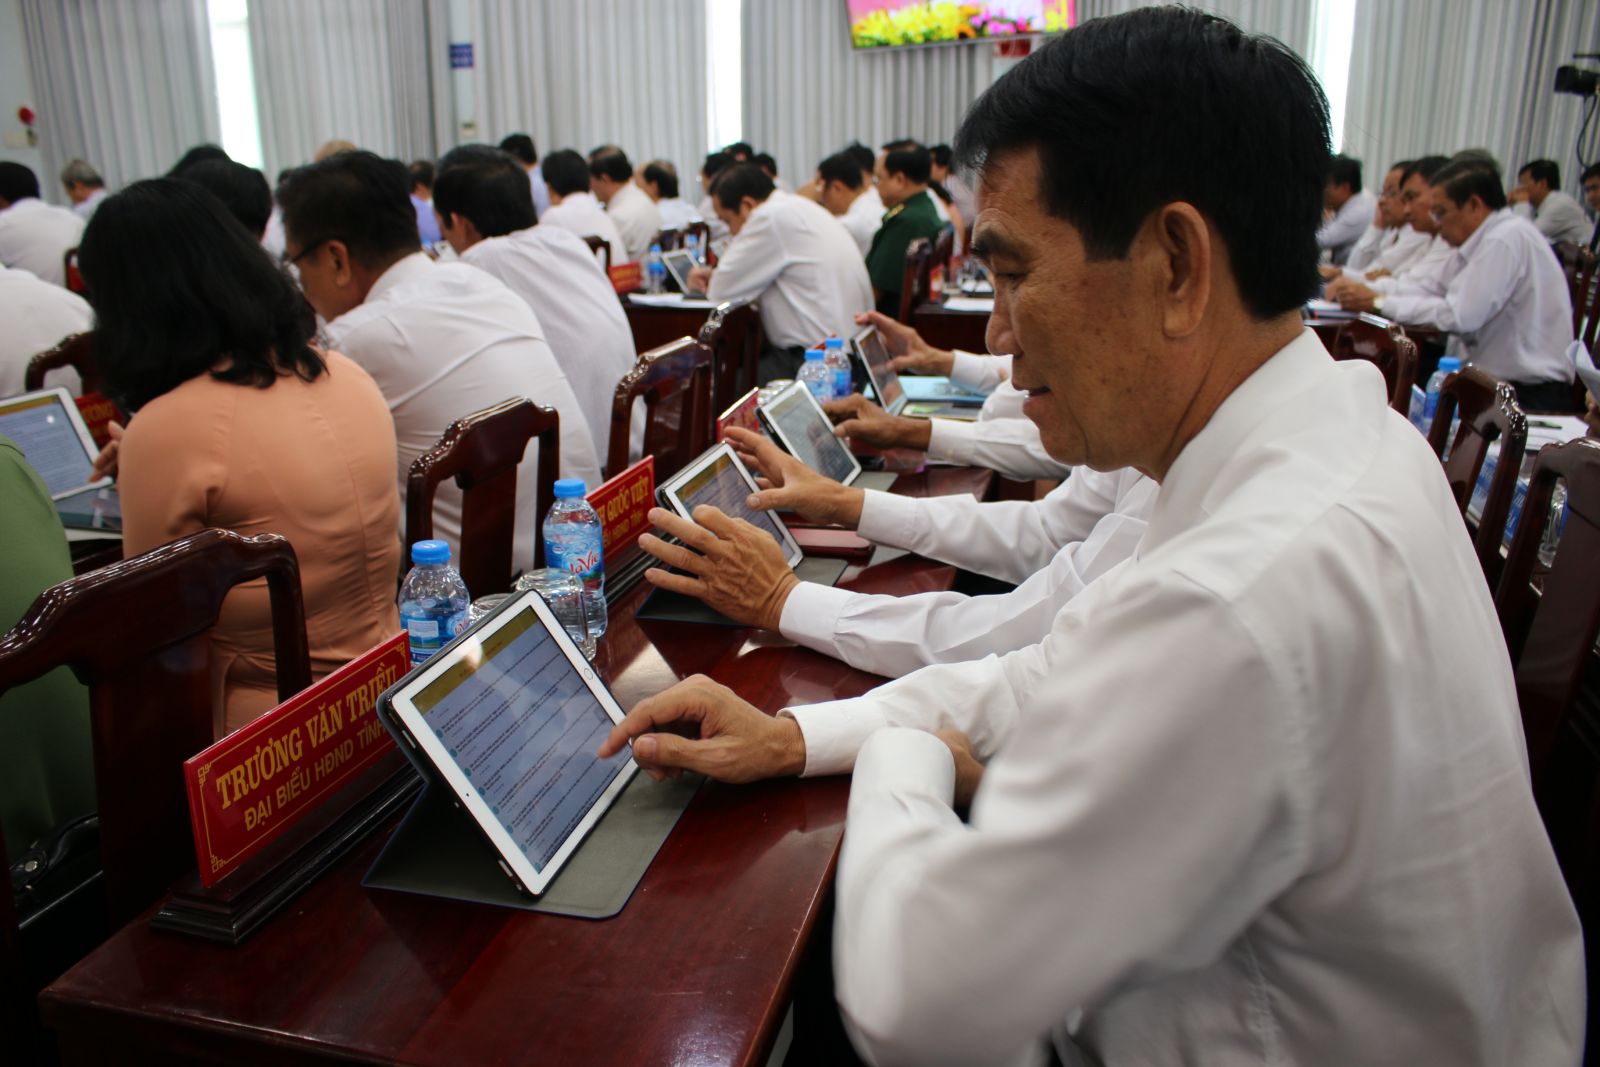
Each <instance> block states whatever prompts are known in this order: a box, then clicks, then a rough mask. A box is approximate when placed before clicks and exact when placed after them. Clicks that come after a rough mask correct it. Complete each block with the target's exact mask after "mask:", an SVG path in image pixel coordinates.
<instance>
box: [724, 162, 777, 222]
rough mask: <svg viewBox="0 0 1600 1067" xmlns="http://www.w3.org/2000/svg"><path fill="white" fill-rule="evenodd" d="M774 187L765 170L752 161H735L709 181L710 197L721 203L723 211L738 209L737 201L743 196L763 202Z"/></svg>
mask: <svg viewBox="0 0 1600 1067" xmlns="http://www.w3.org/2000/svg"><path fill="white" fill-rule="evenodd" d="M776 188H777V186H775V185H773V184H772V179H771V178H769V177H767V172H766V171H764V170H762V169H761V168H760V167H758V166H756V165H755V164H754V163H735V164H734V165H733V166H731V167H727V168H725V169H724V170H723V171H722V173H721V174H718V175H717V177H716V180H715V181H713V182H712V183H711V198H712V199H713V200H715V201H716V202H717V203H718V204H721V205H722V209H723V210H724V211H738V210H739V201H741V200H743V199H744V198H745V197H747V196H748V197H751V198H752V199H754V200H757V201H760V202H763V203H764V202H765V201H766V199H767V197H769V196H771V195H772V190H774V189H776Z"/></svg>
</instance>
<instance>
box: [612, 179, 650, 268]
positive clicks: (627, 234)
mask: <svg viewBox="0 0 1600 1067" xmlns="http://www.w3.org/2000/svg"><path fill="white" fill-rule="evenodd" d="M606 214H607V215H610V216H611V221H612V222H614V223H616V224H617V232H618V233H619V234H621V235H622V243H623V245H624V246H625V247H626V248H627V249H628V260H629V261H633V260H640V259H643V258H644V255H645V253H646V252H648V251H650V246H651V245H652V244H654V243H655V239H656V234H658V233H660V232H661V211H660V209H658V208H657V207H656V202H655V201H654V200H651V199H650V194H649V193H646V192H645V191H644V190H643V189H641V188H639V187H638V186H637V185H635V184H633V182H632V181H626V182H623V183H622V185H621V186H620V187H618V189H617V191H616V192H615V193H613V194H612V195H611V199H610V200H609V201H608V202H607V203H606Z"/></svg>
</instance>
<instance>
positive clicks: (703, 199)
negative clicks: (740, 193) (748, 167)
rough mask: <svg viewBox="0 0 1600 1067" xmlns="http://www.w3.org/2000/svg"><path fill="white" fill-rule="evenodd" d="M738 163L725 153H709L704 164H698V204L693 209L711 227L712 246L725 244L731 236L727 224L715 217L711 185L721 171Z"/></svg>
mask: <svg viewBox="0 0 1600 1067" xmlns="http://www.w3.org/2000/svg"><path fill="white" fill-rule="evenodd" d="M737 162H739V161H738V160H736V159H734V158H733V156H732V155H731V154H730V153H728V152H726V151H723V152H711V153H709V154H707V156H706V158H705V160H704V162H702V163H701V164H700V203H699V205H698V206H697V207H696V208H695V210H696V211H698V212H699V213H700V217H701V218H702V219H704V220H705V221H706V225H708V226H710V227H711V242H712V243H713V244H719V243H725V242H726V241H727V240H728V238H729V237H731V236H732V234H730V233H728V224H727V223H726V222H723V221H722V220H721V219H720V218H718V217H717V212H716V208H715V207H714V206H713V204H712V200H711V183H712V182H713V181H715V180H716V178H717V175H718V174H721V173H722V172H723V170H725V169H726V168H728V167H731V166H733V165H734V164H735V163H737Z"/></svg>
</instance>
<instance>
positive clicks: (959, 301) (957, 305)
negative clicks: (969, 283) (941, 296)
mask: <svg viewBox="0 0 1600 1067" xmlns="http://www.w3.org/2000/svg"><path fill="white" fill-rule="evenodd" d="M944 309H945V310H946V311H982V312H984V313H985V314H990V313H992V312H993V311H994V297H992V296H952V297H950V298H949V299H948V300H946V301H945V302H944Z"/></svg>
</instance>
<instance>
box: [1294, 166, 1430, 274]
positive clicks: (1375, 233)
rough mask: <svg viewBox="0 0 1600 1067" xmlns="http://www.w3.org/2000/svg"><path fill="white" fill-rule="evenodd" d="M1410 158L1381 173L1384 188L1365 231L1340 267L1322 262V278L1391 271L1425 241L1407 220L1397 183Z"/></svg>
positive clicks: (1426, 239)
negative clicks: (1370, 223) (1394, 264)
mask: <svg viewBox="0 0 1600 1067" xmlns="http://www.w3.org/2000/svg"><path fill="white" fill-rule="evenodd" d="M1409 165H1410V161H1409V160H1406V161H1402V162H1399V163H1396V164H1395V165H1394V166H1392V167H1390V168H1389V170H1388V172H1387V173H1386V174H1384V176H1383V188H1382V189H1380V190H1379V192H1378V208H1377V212H1376V215H1375V216H1374V218H1373V220H1372V225H1370V226H1368V227H1367V229H1366V232H1365V233H1363V234H1362V235H1361V240H1359V241H1357V242H1356V244H1355V247H1354V248H1352V249H1351V250H1350V255H1349V257H1348V258H1347V259H1346V260H1345V264H1344V267H1343V268H1340V267H1335V266H1332V265H1331V264H1330V265H1325V266H1323V267H1322V268H1321V270H1322V276H1323V277H1324V278H1337V277H1338V276H1339V275H1340V274H1341V273H1343V274H1344V275H1346V276H1347V277H1351V278H1354V279H1356V280H1357V281H1360V280H1362V278H1364V277H1365V275H1366V273H1367V272H1368V271H1389V272H1390V273H1392V272H1393V269H1392V267H1391V266H1390V264H1393V263H1403V262H1405V261H1407V260H1409V259H1410V258H1411V257H1412V256H1414V255H1416V254H1417V253H1418V252H1420V251H1421V249H1422V247H1423V246H1424V245H1426V244H1427V243H1428V238H1427V236H1426V235H1425V234H1420V233H1418V232H1417V231H1415V230H1413V229H1412V228H1411V227H1410V226H1409V225H1408V224H1407V222H1406V205H1405V201H1404V200H1402V199H1401V193H1400V185H1401V183H1402V182H1403V181H1404V180H1405V173H1406V167H1407V166H1409Z"/></svg>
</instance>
